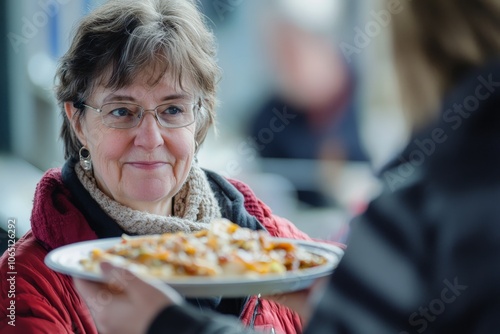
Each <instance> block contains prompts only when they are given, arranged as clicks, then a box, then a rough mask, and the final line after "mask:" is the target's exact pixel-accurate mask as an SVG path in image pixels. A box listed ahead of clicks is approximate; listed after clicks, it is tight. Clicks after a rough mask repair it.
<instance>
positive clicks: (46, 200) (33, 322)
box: [0, 164, 310, 334]
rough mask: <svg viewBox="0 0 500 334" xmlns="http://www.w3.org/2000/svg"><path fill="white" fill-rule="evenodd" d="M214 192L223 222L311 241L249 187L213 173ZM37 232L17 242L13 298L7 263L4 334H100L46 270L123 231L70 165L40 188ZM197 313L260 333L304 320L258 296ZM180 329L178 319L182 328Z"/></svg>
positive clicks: (65, 283)
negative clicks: (71, 247)
mask: <svg viewBox="0 0 500 334" xmlns="http://www.w3.org/2000/svg"><path fill="white" fill-rule="evenodd" d="M206 173H207V177H208V180H209V183H210V185H211V188H212V189H213V191H214V193H215V196H216V198H217V200H218V202H219V206H220V207H221V213H222V216H223V217H225V218H228V219H230V220H233V221H234V222H236V223H238V224H240V225H241V226H246V227H248V228H252V229H262V228H265V229H266V230H267V231H268V232H269V233H270V234H271V235H273V236H279V237H285V238H294V239H306V240H310V238H309V237H308V236H307V235H305V234H304V233H302V232H301V231H299V230H298V229H297V228H296V227H295V226H293V225H292V224H291V223H290V222H288V221H287V220H286V219H283V218H280V217H277V216H274V215H273V214H272V212H271V210H270V209H269V208H268V207H267V206H266V205H265V204H264V203H262V202H261V201H260V200H259V199H257V198H256V197H255V195H254V194H253V192H252V191H251V190H250V189H249V188H248V186H246V185H245V184H243V183H241V182H238V181H236V180H230V181H228V180H226V179H224V178H222V177H221V176H219V175H217V174H215V173H212V172H206ZM31 227H32V229H31V230H30V231H29V232H28V233H27V234H26V235H25V236H23V237H22V238H21V239H20V240H19V241H18V242H17V243H16V247H15V250H11V251H10V253H12V252H13V254H14V255H13V256H14V257H15V264H14V269H12V270H10V271H15V272H16V274H15V275H14V276H15V277H14V279H15V284H14V285H15V289H14V290H15V291H14V294H13V295H10V294H9V293H7V292H8V291H9V286H10V284H11V283H10V281H8V279H9V278H10V274H9V272H10V271H9V270H7V268H8V265H9V260H8V257H9V256H11V255H10V254H9V252H5V253H4V255H3V256H2V257H0V268H2V269H1V270H0V288H1V289H0V291H2V293H0V333H5V334H6V333H31V334H37V333H51V334H56V333H79V334H83V333H85V334H94V333H95V334H97V329H96V328H95V325H94V322H93V320H92V318H91V316H90V313H89V311H88V309H87V306H86V305H85V303H84V301H83V300H82V299H81V298H80V296H79V295H78V293H77V292H76V290H75V289H74V287H73V281H72V279H71V277H69V276H67V275H62V274H59V273H56V272H54V271H52V270H50V269H49V268H48V267H47V266H45V264H44V262H43V261H44V258H45V255H47V252H48V251H50V250H52V249H54V248H57V247H60V246H63V245H67V244H71V243H75V242H78V241H84V240H92V239H96V238H103V237H114V236H120V235H121V234H122V233H123V232H124V231H123V230H122V229H121V228H120V227H119V226H118V225H117V224H116V223H115V222H114V221H113V220H112V219H111V218H110V217H109V216H107V215H106V214H105V213H104V212H103V211H102V209H101V208H100V207H99V206H98V204H97V203H96V202H95V201H93V200H92V198H91V197H90V195H89V194H88V192H87V191H85V189H84V188H83V186H82V185H81V183H80V182H79V181H78V179H77V177H76V175H75V173H74V170H73V168H71V167H70V166H69V165H68V164H67V165H65V167H64V168H63V171H62V172H61V170H60V169H51V170H49V171H47V172H46V173H45V175H44V176H43V178H42V179H41V181H40V183H39V184H38V186H37V190H36V193H35V199H34V204H33V212H32V216H31ZM12 302H14V303H15V307H14V316H15V318H14V319H15V322H14V324H15V327H14V326H12V325H10V324H9V323H8V322H9V321H11V319H10V318H9V317H8V315H9V314H10V310H9V309H8V307H10V305H11V303H12ZM190 302H191V303H192V304H194V305H197V308H196V310H197V311H200V309H202V310H203V311H206V309H213V310H216V311H218V313H225V314H229V315H231V318H232V319H238V318H237V317H239V319H240V320H241V323H243V324H245V325H252V326H253V327H255V328H265V327H266V326H270V327H274V328H276V329H277V330H279V331H280V332H285V331H286V332H299V331H301V330H302V325H301V322H300V319H299V317H298V316H297V314H295V313H294V312H291V311H290V310H289V309H287V308H285V307H283V306H279V305H277V304H274V303H270V302H267V301H260V300H259V301H258V299H257V297H256V296H251V297H249V298H248V299H246V298H243V299H239V298H235V299H220V298H212V299H203V300H196V299H193V300H190ZM175 322H177V320H176V321H175Z"/></svg>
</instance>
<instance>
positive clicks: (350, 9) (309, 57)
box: [0, 0, 408, 245]
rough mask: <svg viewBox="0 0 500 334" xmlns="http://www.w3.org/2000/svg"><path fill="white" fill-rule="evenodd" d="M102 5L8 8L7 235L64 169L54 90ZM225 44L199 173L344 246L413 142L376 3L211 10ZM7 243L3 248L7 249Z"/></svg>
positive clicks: (267, 3) (1, 107) (2, 140)
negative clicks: (63, 61) (384, 173)
mask: <svg viewBox="0 0 500 334" xmlns="http://www.w3.org/2000/svg"><path fill="white" fill-rule="evenodd" d="M102 2H104V1H103V0H23V1H17V0H4V1H2V2H0V15H1V18H0V36H2V39H1V43H2V44H3V45H1V47H0V75H1V76H0V77H1V81H0V92H1V94H0V116H1V118H2V121H1V122H0V185H1V187H0V228H3V229H4V230H5V229H6V226H7V221H8V219H9V218H15V219H16V222H17V223H16V231H15V232H16V234H17V236H18V237H19V236H21V235H22V234H24V233H25V232H26V231H27V229H29V217H30V213H31V204H32V199H33V193H34V190H35V186H36V183H37V182H38V180H39V179H40V177H41V176H42V174H43V172H44V171H46V170H47V169H49V168H53V167H60V166H62V164H63V163H64V161H63V157H62V143H61V141H60V140H59V139H58V137H59V128H60V123H61V118H60V111H59V110H58V107H57V105H56V103H55V98H54V94H53V91H52V86H53V77H54V72H55V67H56V65H57V60H58V58H59V57H60V56H61V55H62V54H64V52H65V51H66V49H67V47H68V44H69V41H70V37H71V34H72V30H73V27H74V26H75V24H76V23H77V22H78V20H79V19H80V18H81V17H82V16H83V15H85V14H86V13H88V12H89V11H90V10H92V9H93V8H95V7H96V6H98V5H99V4H101V3H102ZM200 8H201V10H202V11H203V12H204V13H205V15H206V16H207V17H208V20H209V24H210V26H211V28H212V29H213V31H214V33H215V35H216V37H217V40H218V57H219V65H220V67H221V68H222V70H223V78H222V81H221V82H220V89H219V100H220V107H219V109H218V119H217V128H218V132H217V134H215V133H214V132H211V133H210V134H209V136H208V138H207V140H206V142H205V143H204V145H203V146H202V149H201V151H200V153H199V156H198V158H199V161H200V164H201V165H202V166H203V167H205V168H208V169H212V170H214V171H216V172H219V173H221V174H223V175H225V176H227V177H231V178H236V179H240V180H243V181H245V182H247V183H248V184H249V185H250V186H251V188H252V189H253V190H254V191H255V192H256V193H257V195H258V196H259V197H260V198H261V199H262V200H263V201H264V202H265V203H267V204H268V205H269V206H270V207H271V208H272V209H273V211H274V212H275V213H276V214H279V215H281V216H284V217H286V218H288V219H290V220H291V221H292V222H294V223H295V224H296V225H298V226H299V227H300V228H301V229H303V230H304V231H306V232H308V233H309V234H310V235H312V236H313V237H316V238H322V239H329V240H339V241H343V240H345V235H346V230H347V228H348V225H347V223H348V221H349V218H350V217H351V216H352V215H354V214H356V213H359V212H361V211H362V210H363V209H364V207H365V205H366V203H367V201H368V200H369V199H370V198H372V197H373V196H375V195H376V194H377V191H378V190H379V183H378V182H377V181H376V178H375V175H376V173H377V171H378V170H379V169H380V168H381V167H382V166H383V165H384V164H385V163H386V162H387V161H388V160H389V159H390V158H391V157H392V156H393V155H395V154H396V153H397V152H398V150H399V149H401V148H402V147H403V146H404V144H405V142H406V140H407V137H408V133H407V130H406V125H405V120H404V118H403V116H402V113H401V112H400V110H401V108H400V103H399V101H398V98H397V97H398V92H397V83H396V82H395V78H394V72H393V71H394V69H393V63H392V59H391V57H390V52H391V50H390V34H389V32H390V31H389V29H388V25H389V22H390V16H388V15H386V14H387V13H388V8H386V5H385V4H384V3H383V2H381V1H379V0H350V1H341V0H310V1H302V0H201V1H200ZM5 238H6V236H5V234H4V235H3V239H0V244H2V245H5V242H3V241H4V239H5Z"/></svg>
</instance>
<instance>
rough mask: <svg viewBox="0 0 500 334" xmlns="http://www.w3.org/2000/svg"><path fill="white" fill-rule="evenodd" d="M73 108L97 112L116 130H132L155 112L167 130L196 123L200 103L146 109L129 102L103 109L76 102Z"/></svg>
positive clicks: (114, 104)
mask: <svg viewBox="0 0 500 334" xmlns="http://www.w3.org/2000/svg"><path fill="white" fill-rule="evenodd" d="M73 106H74V107H75V108H78V109H83V108H90V109H93V110H95V111H97V112H98V113H99V114H100V115H101V120H102V123H103V124H104V125H106V126H107V127H110V128H115V129H130V128H133V127H135V126H137V125H139V124H140V123H141V121H142V118H143V117H144V112H146V111H153V112H154V116H155V118H156V120H157V122H158V123H159V124H160V125H161V126H163V127H165V128H171V129H172V128H182V127H185V126H188V125H191V124H193V123H194V121H195V111H197V110H199V108H200V104H199V103H186V102H180V103H179V102H172V103H165V104H160V105H159V106H157V107H156V108H154V109H144V108H143V107H142V106H140V105H138V104H135V103H129V102H111V103H105V104H103V105H102V107H101V108H94V107H92V106H89V105H87V104H85V103H83V102H75V103H73Z"/></svg>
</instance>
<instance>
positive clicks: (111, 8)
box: [56, 0, 220, 158]
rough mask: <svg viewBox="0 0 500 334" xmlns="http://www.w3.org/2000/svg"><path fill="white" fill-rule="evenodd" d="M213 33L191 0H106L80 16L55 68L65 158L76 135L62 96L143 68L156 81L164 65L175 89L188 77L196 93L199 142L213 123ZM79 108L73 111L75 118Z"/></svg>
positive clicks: (84, 94) (81, 95) (83, 95)
mask: <svg viewBox="0 0 500 334" xmlns="http://www.w3.org/2000/svg"><path fill="white" fill-rule="evenodd" d="M215 50H216V47H215V40H214V36H213V34H212V32H211V31H209V30H208V28H207V25H206V24H205V21H204V18H203V17H202V15H201V13H200V12H199V11H198V9H197V7H196V4H195V3H194V1H192V0H141V1H137V0H110V1H109V2H107V3H106V4H104V5H103V6H101V7H99V8H97V9H96V10H95V11H93V12H91V13H90V14H89V15H88V16H86V17H84V18H83V20H82V21H81V22H80V24H79V25H78V26H77V29H76V33H75V36H74V38H73V40H72V43H71V45H70V47H69V50H68V51H67V52H66V54H65V55H64V56H63V57H62V58H61V60H60V63H59V66H58V69H57V72H56V96H57V100H58V102H59V106H60V108H61V114H62V117H63V125H62V128H61V138H62V139H63V142H64V154H65V158H69V157H75V156H78V151H79V149H80V147H81V143H80V142H79V140H78V139H77V137H76V135H75V133H74V131H73V129H72V127H71V123H70V120H69V119H68V118H67V116H66V113H65V110H64V102H79V101H85V100H86V99H87V98H88V97H89V96H90V95H91V94H92V92H93V91H94V89H95V88H96V87H97V86H98V85H103V86H105V87H107V88H112V89H119V88H122V87H125V86H127V85H129V84H131V83H132V81H133V80H134V78H135V77H136V76H137V75H138V74H139V73H140V72H141V71H143V70H145V69H147V68H150V67H152V68H153V69H154V71H152V72H153V73H154V75H153V77H152V78H151V79H150V82H149V83H150V84H151V85H154V84H156V83H157V82H158V81H159V80H160V79H161V78H162V77H163V76H164V75H165V73H167V71H168V72H169V73H170V74H172V75H173V77H174V78H175V79H176V80H177V82H176V84H177V85H179V87H180V88H181V89H184V86H185V85H186V83H187V82H189V83H192V85H193V86H194V89H195V90H196V92H191V93H194V95H195V96H199V97H200V99H201V107H202V108H200V111H199V113H198V114H197V115H198V117H197V122H196V124H197V126H196V133H195V140H196V141H197V142H198V144H201V143H202V142H203V141H204V140H205V137H206V134H207V131H208V129H209V127H210V126H211V125H212V124H213V123H214V119H215V106H216V86H217V82H218V80H219V74H220V72H219V67H218V66H217V64H216V60H215V55H216V51H215ZM83 112H84V109H80V110H79V112H78V113H77V116H76V117H78V120H79V121H80V120H81V116H82V115H83Z"/></svg>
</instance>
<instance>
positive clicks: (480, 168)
mask: <svg viewBox="0 0 500 334" xmlns="http://www.w3.org/2000/svg"><path fill="white" fill-rule="evenodd" d="M499 109H500V62H499V61H496V62H493V63H491V64H489V65H487V66H485V67H483V68H482V69H480V70H477V71H476V72H474V73H469V75H468V76H467V77H466V78H464V79H463V81H462V82H461V84H459V85H457V87H455V89H454V90H453V92H451V93H450V94H449V95H448V96H447V98H446V99H445V100H444V104H443V109H442V112H441V114H440V115H441V117H440V119H439V121H438V122H436V123H435V124H433V125H432V126H431V127H429V128H428V129H427V130H425V131H423V132H422V133H420V134H419V135H417V136H415V137H414V138H413V140H411V143H410V144H409V145H408V147H407V148H406V150H405V151H404V152H403V153H402V154H401V155H400V156H399V157H398V158H397V159H396V160H395V161H396V163H394V164H392V165H391V166H390V167H389V168H388V169H386V170H385V171H384V172H383V173H382V174H381V176H382V179H383V181H384V183H385V190H384V191H383V193H382V194H381V196H380V197H378V198H377V199H376V200H374V201H373V202H372V203H371V204H370V205H369V207H368V209H367V211H366V212H365V213H364V214H363V215H362V216H361V217H359V218H358V219H357V220H355V221H354V222H353V228H352V231H351V237H350V240H349V243H348V248H347V251H346V253H345V256H344V258H343V259H342V261H341V263H340V265H339V267H338V268H337V270H336V271H335V273H334V274H333V275H332V279H331V281H330V284H329V286H328V287H327V290H326V292H325V293H324V295H323V296H322V299H321V301H320V303H319V305H318V307H317V309H316V311H315V313H314V315H313V318H312V319H311V321H310V325H309V327H308V328H307V329H306V333H314V334H319V333H325V334H332V333H370V334H377V333H381V334H382V333H383V334H388V333H395V334H407V333H426V334H427V333H485V334H486V333H488V334H490V333H498V332H499V330H500V316H499V315H500V265H499V264H498V263H499V259H500V110H499ZM184 308H186V307H180V306H175V307H172V308H170V309H169V308H167V309H166V310H165V311H164V313H163V315H162V316H164V317H166V318H168V317H169V316H171V315H172V314H176V315H177V316H179V315H180V314H184V317H189V318H190V326H191V329H192V330H193V329H195V330H194V331H189V330H184V331H181V330H179V329H176V331H175V333H203V334H208V333H241V332H242V331H241V329H238V328H237V327H235V326H236V325H235V324H234V323H233V324H229V322H227V321H226V322H221V323H216V322H214V321H213V320H212V321H208V320H207V319H206V318H203V316H200V315H196V314H195V313H194V312H192V311H184V310H183V309H184ZM195 319H199V320H198V322H196V321H195ZM157 321H158V319H157ZM152 328H153V329H158V330H156V331H154V330H152V331H151V332H150V333H174V332H173V331H169V330H168V327H163V331H160V330H159V328H160V326H159V324H158V322H157V323H155V324H154V325H153V327H152Z"/></svg>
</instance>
